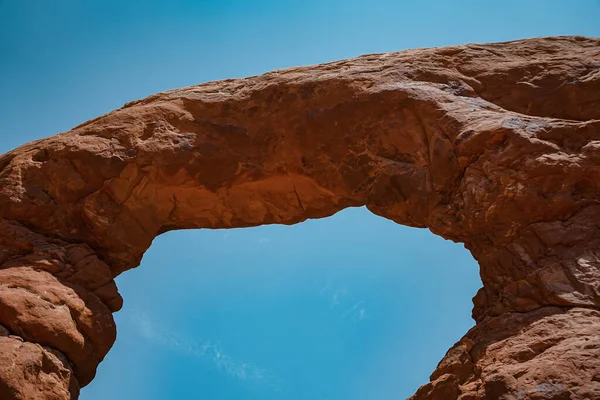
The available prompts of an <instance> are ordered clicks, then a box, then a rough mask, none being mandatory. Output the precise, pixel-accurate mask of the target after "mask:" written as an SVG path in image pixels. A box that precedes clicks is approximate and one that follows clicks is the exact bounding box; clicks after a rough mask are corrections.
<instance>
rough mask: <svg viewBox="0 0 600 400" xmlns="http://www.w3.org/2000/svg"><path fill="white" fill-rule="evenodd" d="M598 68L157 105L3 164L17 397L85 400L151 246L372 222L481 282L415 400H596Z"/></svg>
mask: <svg viewBox="0 0 600 400" xmlns="http://www.w3.org/2000/svg"><path fill="white" fill-rule="evenodd" d="M599 60H600V40H598V39H588V38H582V37H558V38H538V39H528V40H522V41H515V42H507V43H496V44H485V45H464V46H455V47H446V48H439V49H420V50H409V51H404V52H399V53H389V54H379V55H366V56H362V57H358V58H355V59H351V60H344V61H338V62H334V63H329V64H323V65H316V66H311V67H301V68H292V69H287V70H281V71H275V72H271V73H268V74H265V75H262V76H257V77H251V78H246V79H231V80H225V81H219V82H210V83H206V84H202V85H197V86H193V87H188V88H183V89H177V90H171V91H167V92H163V93H159V94H156V95H153V96H150V97H148V98H147V99H144V100H139V101H135V102H131V103H129V104H126V105H125V106H124V107H123V108H121V109H119V110H116V111H113V112H111V113H109V114H107V115H104V116H102V117H99V118H96V119H94V120H92V121H89V122H87V123H85V124H82V125H80V126H78V127H76V128H74V129H73V130H71V131H69V132H65V133H63V134H60V135H57V136H54V137H50V138H47V139H43V140H39V141H36V142H33V143H30V144H27V145H24V146H22V147H20V148H18V149H16V150H14V151H12V152H10V153H7V154H5V155H4V156H2V157H0V224H1V226H0V324H2V325H3V326H4V328H6V330H7V331H6V332H5V333H6V334H8V335H10V336H6V335H4V336H1V337H0V351H2V354H0V357H11V358H15V359H17V360H23V361H22V362H21V361H19V362H21V364H16V365H18V366H19V367H18V368H16V369H15V368H13V369H10V370H7V369H3V368H2V364H0V397H2V399H3V400H4V399H5V398H6V399H12V398H14V399H24V398H27V399H29V398H35V396H46V397H38V398H52V399H54V398H56V399H63V398H69V397H71V398H75V397H76V396H77V392H78V387H79V386H83V385H85V384H87V383H89V381H90V380H91V379H92V378H93V376H94V373H95V369H96V367H97V365H98V363H99V362H100V361H101V360H102V359H103V357H104V356H105V355H106V353H107V352H108V350H109V349H110V347H111V345H112V343H113V341H114V338H115V327H114V321H113V319H112V316H111V312H114V311H116V310H118V309H119V308H120V307H121V304H122V303H121V301H122V300H121V298H120V296H119V294H118V292H117V289H116V285H115V284H114V280H113V279H114V277H115V276H117V275H118V274H120V273H122V272H124V271H126V270H128V269H131V268H134V267H136V266H137V265H138V264H139V262H140V260H141V257H142V255H143V253H144V251H146V249H147V248H148V247H149V246H150V244H151V241H152V239H153V238H154V237H155V236H156V235H158V234H160V233H162V232H165V231H168V230H172V229H184V228H231V227H242V226H256V225H261V224H271V223H282V224H294V223H297V222H300V221H303V220H305V219H307V218H320V217H326V216H329V215H332V214H334V213H335V212H337V211H339V210H341V209H343V208H345V207H349V206H362V205H365V206H367V207H368V208H369V209H370V210H371V211H372V212H374V213H375V214H377V215H380V216H383V217H386V218H389V219H392V220H394V221H396V222H397V223H400V224H405V225H410V226H416V227H423V228H429V229H430V230H431V231H432V232H434V233H436V234H438V235H441V236H443V237H445V238H447V239H451V240H454V241H457V242H463V243H464V244H465V246H466V247H467V248H468V249H469V250H470V251H471V253H472V254H473V256H474V257H475V259H476V260H477V261H478V262H479V264H480V267H481V277H482V281H483V284H484V286H483V288H482V289H481V290H480V291H479V292H478V294H477V295H476V296H475V298H474V303H475V307H474V309H473V317H474V318H475V320H476V321H477V325H476V326H475V327H474V328H473V329H472V330H471V331H470V332H468V333H467V335H466V336H465V337H464V338H463V339H462V340H461V341H460V342H459V343H457V345H456V346H454V347H453V348H452V349H451V350H450V351H449V352H448V354H447V355H446V357H445V358H444V359H443V360H442V362H441V363H440V365H439V366H438V368H437V370H436V371H435V372H434V373H433V374H432V376H431V380H432V381H431V382H430V383H429V384H426V385H425V386H423V387H422V388H421V389H419V391H418V392H417V394H416V395H415V396H414V398H415V399H419V400H420V399H462V400H466V399H496V398H498V399H500V398H505V399H509V398H523V399H555V400H556V399H594V398H600V371H599V368H600V367H599V364H600V361H598V354H599V353H598V351H599V349H600V348H599V346H600V344H599V343H598V340H599V339H598V337H599V334H600V314H599V312H598V311H597V310H598V308H599V307H600V268H599V265H600V251H599V250H598V249H599V248H600V235H599V224H598V221H599V219H598V214H599V213H598V212H599V211H600V205H599V204H600V203H599V200H600V198H599V194H600V190H599V189H600V188H599V185H600V73H598V71H599V70H600V61H599ZM17 342H18V343H23V344H22V345H21V344H19V345H18V346H17V347H15V345H14V344H15V343H17ZM40 345H42V346H46V347H40ZM19 346H20V347H19ZM47 349H49V350H47ZM7 354H8V356H7ZM49 359H51V360H52V361H51V362H50V363H49V362H47V361H45V360H49ZM26 360H29V361H26ZM66 360H68V362H66ZM26 364H27V365H32V366H34V367H31V368H30V369H28V370H27V373H26V374H24V373H23V371H24V369H21V368H26V367H25V366H24V365H26ZM21 366H23V367H21ZM27 368H28V367H27ZM38 389H41V390H43V393H45V394H44V395H42V394H39V393H41V392H38V391H37V390H38ZM34 393H35V394H34Z"/></svg>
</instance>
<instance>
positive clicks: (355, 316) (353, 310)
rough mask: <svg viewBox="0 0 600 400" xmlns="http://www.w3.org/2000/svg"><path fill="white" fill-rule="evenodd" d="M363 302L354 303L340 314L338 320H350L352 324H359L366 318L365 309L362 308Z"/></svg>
mask: <svg viewBox="0 0 600 400" xmlns="http://www.w3.org/2000/svg"><path fill="white" fill-rule="evenodd" d="M364 304H365V302H364V301H363V300H361V301H358V302H356V303H354V305H353V306H352V307H350V308H348V309H347V310H346V311H344V312H343V313H342V315H341V316H340V318H342V319H345V318H350V319H352V321H354V322H360V321H362V320H363V319H365V318H366V317H367V309H366V308H365V307H364Z"/></svg>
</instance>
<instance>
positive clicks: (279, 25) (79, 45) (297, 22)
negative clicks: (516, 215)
mask: <svg viewBox="0 0 600 400" xmlns="http://www.w3.org/2000/svg"><path fill="white" fill-rule="evenodd" d="M598 21H600V1H597V0H579V1H578V0H572V1H553V0H543V1H533V0H531V1H522V0H521V1H501V2H499V1H496V2H492V1H490V2H488V1H411V2H404V1H398V0H395V1H392V0H389V1H386V0H370V1H357V0H344V1H341V0H330V1H328V0H304V1H291V0H290V1H283V0H279V1H274V0H257V1H250V0H245V1H242V0H237V1H236V0H234V1H224V0H221V1H217V0H214V1H207V0H204V1H202V0H196V1H183V0H171V1H152V0H143V1H138V0H129V1H124V0H119V1H116V0H104V1H99V0H96V1H81V0H60V1H59V0H56V1H50V0H37V1H33V0H0V57H1V58H0V122H1V124H0V139H1V141H0V152H5V151H8V150H10V149H11V148H13V147H16V146H18V145H20V144H22V143H25V142H28V141H31V140H34V139H38V138H41V137H44V136H48V135H51V134H55V133H58V132H61V131H65V130H68V129H70V128H71V127H73V126H75V125H77V124H79V123H81V122H83V121H85V120H88V119H90V118H93V117H96V116H98V115H100V114H103V113H106V112H108V111H110V110H112V109H115V108H118V107H120V106H121V105H123V104H124V103H126V102H128V101H131V100H134V99H137V98H141V97H145V96H147V95H150V94H152V93H155V92H158V91H161V90H165V89H171V88H175V87H181V86H185V85H192V84H196V83H201V82H205V81H209V80H215V79H222V78H230V77H243V76H247V75H255V74H260V73H262V72H266V71H268V70H272V69H278V68H285V67H289V66H294V65H306V64H314V63H321V62H326V61H332V60H336V59H340V58H347V57H352V56H357V55H360V54H363V53H375V52H385V51H394V50H402V49H406V48H414V47H431V46H442V45H450V44H461V43H467V42H489V41H504V40H512V39H519V38H524V37H532V36H546V35H572V34H577V35H587V36H596V37H597V36H600V23H599V22H598ZM117 281H118V285H119V288H120V291H121V293H122V294H123V297H124V298H125V306H124V308H123V310H122V311H120V312H119V313H117V314H116V315H115V317H116V320H117V323H118V339H117V342H116V344H115V346H114V348H113V350H112V352H111V353H110V354H109V356H108V357H107V358H106V360H105V361H104V363H102V364H101V365H100V368H99V370H98V375H97V377H96V380H95V381H94V382H93V383H92V384H91V385H89V386H88V387H86V388H84V389H83V391H82V395H81V398H82V399H83V400H96V399H98V400H99V399H107V398H110V399H113V400H121V399H122V400H125V399H127V400H130V399H144V400H145V399H149V400H153V399H161V400H163V399H216V400H234V399H235V400H240V399H241V400H244V399H248V400H280V399H281V400H285V399H289V400H365V399H368V400H388V399H400V398H405V397H407V396H409V395H410V394H412V393H413V392H414V391H415V390H416V388H417V387H418V386H419V385H420V384H423V383H425V382H426V381H427V379H428V375H429V373H431V371H432V370H433V369H434V368H435V365H436V364H437V362H438V361H439V359H440V358H441V357H442V356H443V354H444V353H445V351H446V349H447V348H448V347H449V346H450V345H452V344H453V343H454V342H455V341H456V340H458V339H459V338H460V337H461V336H462V334H463V333H464V332H465V331H466V330H467V329H468V328H469V327H470V326H472V324H473V321H472V320H471V319H470V310H471V297H472V296H473V295H474V294H475V292H476V290H477V289H478V287H479V286H480V284H481V282H480V281H479V277H478V272H477V265H476V263H475V262H474V261H473V259H472V258H471V256H470V254H469V253H468V252H467V251H466V250H465V249H464V248H463V247H462V245H459V244H455V243H451V242H448V241H444V240H443V239H441V238H439V237H435V236H433V235H432V234H431V233H430V232H429V231H426V230H418V229H410V228H406V227H402V226H398V225H396V224H394V223H392V222H390V221H387V220H383V219H381V218H378V217H375V216H373V215H371V214H370V213H369V212H368V211H366V210H365V209H362V208H359V209H348V210H344V211H342V212H340V213H338V214H337V215H335V216H333V217H331V218H327V219H324V220H313V221H307V222H305V223H302V224H299V225H295V226H292V227H287V226H265V227H258V228H251V229H236V230H228V231H224V230H216V231H209V230H198V231H186V232H170V233H168V234H165V235H163V236H161V237H159V238H158V239H156V240H155V243H154V244H153V246H152V248H151V249H150V250H149V252H148V253H147V254H146V256H145V257H144V260H143V262H142V265H141V267H140V268H138V269H136V270H133V271H130V272H128V273H126V274H124V275H122V276H120V277H119V278H118V279H117Z"/></svg>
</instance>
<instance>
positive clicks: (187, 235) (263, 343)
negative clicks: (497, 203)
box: [82, 207, 481, 400]
mask: <svg viewBox="0 0 600 400" xmlns="http://www.w3.org/2000/svg"><path fill="white" fill-rule="evenodd" d="M477 271H478V268H477V265H476V263H475V261H474V260H473V259H472V257H471V255H470V254H469V253H468V251H466V250H465V249H464V248H463V247H462V246H461V245H459V244H455V243H452V242H449V241H446V240H443V239H441V238H439V237H436V236H434V235H432V234H431V233H430V232H429V231H427V230H424V229H417V228H408V227H405V226H401V225H398V224H395V223H394V222H392V221H389V220H386V219H383V218H380V217H377V216H375V215H373V214H372V213H370V212H369V211H368V210H367V209H366V208H364V207H361V208H348V209H345V210H342V211H340V212H338V213H336V214H335V215H333V216H331V217H328V218H324V219H319V220H309V221H306V222H303V223H300V224H296V225H293V226H283V225H266V226H261V227H254V228H238V229H227V230H222V229H219V230H199V231H195V230H191V231H177V232H169V233H167V234H164V235H161V236H159V237H158V238H157V239H155V241H154V242H153V244H152V246H151V247H150V249H149V250H148V251H147V253H146V255H145V256H144V260H143V261H142V263H141V265H140V267H139V268H138V269H136V270H135V271H130V272H127V273H125V274H123V275H121V276H120V277H119V278H118V279H117V284H118V285H119V288H120V292H121V293H122V295H123V296H124V297H125V298H126V302H125V305H124V309H123V310H121V311H120V312H119V313H118V314H116V315H115V317H116V322H117V325H118V326H119V336H118V338H117V341H116V343H115V347H114V350H115V351H113V352H111V353H109V356H107V359H105V361H103V363H102V364H101V365H100V368H99V370H98V375H97V376H96V378H95V380H94V381H93V383H92V384H91V385H89V386H88V387H86V388H85V389H83V391H82V398H84V399H90V400H93V399H95V398H102V397H105V396H107V395H109V396H110V393H112V391H111V389H107V387H108V386H107V384H108V383H109V382H110V384H111V386H110V387H112V388H113V390H114V394H115V396H117V395H118V396H125V397H127V396H130V397H146V396H145V395H144V393H151V394H152V395H153V396H155V397H156V396H158V397H161V395H160V394H158V395H157V393H162V394H163V397H168V396H170V397H178V396H179V397H181V396H184V394H185V393H186V392H187V393H189V385H190V384H192V382H193V385H194V387H195V388H196V390H197V393H199V395H200V393H211V396H212V397H215V398H220V399H224V400H225V399H229V398H231V399H234V398H245V399H253V398H255V399H264V400H267V399H281V398H290V399H319V398H323V399H324V398H332V399H333V398H347V399H364V398H371V399H374V400H376V399H382V400H383V399H387V398H389V394H390V393H394V395H396V396H397V397H398V398H406V397H408V396H410V395H411V394H412V393H414V392H415V391H416V389H417V388H418V387H419V386H420V385H421V384H422V382H423V381H424V380H426V379H427V378H428V377H429V374H430V372H431V371H432V370H433V369H435V366H436V364H437V362H438V361H439V359H440V358H441V357H442V356H443V355H444V353H445V352H446V349H447V348H448V347H450V346H452V345H453V344H454V343H455V342H456V341H458V339H460V337H461V336H462V335H463V334H464V332H465V331H466V330H468V329H469V328H470V327H472V325H473V320H472V319H471V317H470V309H471V307H472V303H471V297H472V296H473V295H474V294H475V292H476V291H477V289H479V287H480V286H481V281H480V280H479V278H478V276H477ZM113 353H114V354H115V356H114V357H111V354H113ZM124 365H128V366H130V368H132V373H131V376H130V375H129V374H125V373H123V372H122V371H123V370H125V371H128V370H129V368H123V366H124ZM117 366H120V367H119V368H117ZM133 368H135V369H133ZM117 371H120V372H117ZM149 376H156V377H157V379H152V382H148V377H149ZM144 382H145V384H144Z"/></svg>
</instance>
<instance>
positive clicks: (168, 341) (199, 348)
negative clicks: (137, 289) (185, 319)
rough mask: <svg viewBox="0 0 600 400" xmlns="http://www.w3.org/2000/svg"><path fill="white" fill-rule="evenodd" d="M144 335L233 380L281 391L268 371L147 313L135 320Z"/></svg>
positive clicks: (279, 385) (147, 338)
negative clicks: (162, 325) (162, 324)
mask: <svg viewBox="0 0 600 400" xmlns="http://www.w3.org/2000/svg"><path fill="white" fill-rule="evenodd" d="M131 320H132V322H133V323H134V325H135V327H136V328H137V329H138V331H139V333H140V335H141V336H142V337H143V338H144V339H146V340H148V341H149V342H151V343H153V344H155V345H158V346H162V347H164V348H166V349H169V350H172V351H177V352H180V353H184V354H186V355H188V356H191V357H196V358H200V359H203V360H207V361H209V362H211V363H212V365H213V366H214V367H215V368H217V369H218V370H219V371H222V372H223V373H224V374H227V375H228V376H229V377H231V378H234V379H237V380H240V381H246V382H253V383H259V384H262V385H265V386H267V387H269V388H271V389H272V390H274V391H280V390H281V387H282V386H281V384H280V382H279V379H277V378H276V377H275V376H273V375H271V374H270V373H269V372H268V371H266V370H264V369H262V368H259V367H257V366H255V365H252V364H250V363H247V362H242V361H239V360H236V359H234V358H232V357H230V356H229V355H227V354H226V353H225V351H224V350H223V349H222V348H221V347H220V346H219V345H218V344H217V343H213V342H211V341H209V340H204V341H202V340H194V339H189V338H186V337H184V336H183V335H181V334H179V333H177V332H174V331H166V330H162V329H161V328H159V327H157V326H156V325H155V324H154V323H153V322H152V321H151V320H150V319H149V318H148V316H147V315H146V314H145V313H143V312H136V313H135V314H134V315H133V317H132V318H131Z"/></svg>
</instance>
